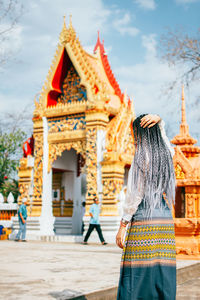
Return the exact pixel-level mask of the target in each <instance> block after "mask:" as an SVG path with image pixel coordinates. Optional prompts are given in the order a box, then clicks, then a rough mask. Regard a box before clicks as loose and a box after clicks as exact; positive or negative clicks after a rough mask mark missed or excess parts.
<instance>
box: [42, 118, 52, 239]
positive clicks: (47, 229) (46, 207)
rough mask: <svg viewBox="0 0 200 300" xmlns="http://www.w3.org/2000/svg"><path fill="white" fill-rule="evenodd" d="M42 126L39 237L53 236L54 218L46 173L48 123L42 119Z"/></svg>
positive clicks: (49, 184) (49, 185) (48, 175)
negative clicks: (41, 191) (41, 184)
mask: <svg viewBox="0 0 200 300" xmlns="http://www.w3.org/2000/svg"><path fill="white" fill-rule="evenodd" d="M43 126H44V133H43V138H44V144H43V145H44V146H43V147H44V149H43V193H42V213H41V217H40V235H54V231H53V229H54V222H55V217H54V216H53V211H52V170H51V171H50V172H48V159H49V145H48V140H47V138H48V122H47V118H45V117H43Z"/></svg>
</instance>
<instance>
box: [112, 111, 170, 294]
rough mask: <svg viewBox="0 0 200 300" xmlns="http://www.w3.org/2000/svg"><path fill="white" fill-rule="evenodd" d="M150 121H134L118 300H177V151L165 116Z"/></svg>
mask: <svg viewBox="0 0 200 300" xmlns="http://www.w3.org/2000/svg"><path fill="white" fill-rule="evenodd" d="M149 124H150V121H149V115H141V116H139V117H138V118H137V119H136V120H135V121H134V122H133V128H132V129H133V135H134V144H135V155H134V159H133V162H132V164H131V168H130V170H129V175H128V184H127V192H126V198H125V203H124V208H123V217H122V219H121V223H120V227H119V231H118V233H117V236H116V243H117V245H118V246H119V247H120V248H123V253H122V259H121V268H120V279H119V286H118V294H117V300H138V299H142V300H150V299H152V300H175V299H176V249H175V233H174V222H173V218H172V207H173V203H174V199H175V173H174V166H173V161H172V154H173V153H172V151H171V150H172V148H171V146H170V143H169V140H168V139H167V137H166V134H165V131H164V126H163V121H161V122H160V123H159V124H155V126H150V127H151V128H149V127H148V125H149ZM127 225H128V228H127V230H126V227H127ZM124 237H125V240H124Z"/></svg>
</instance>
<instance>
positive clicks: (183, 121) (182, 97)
mask: <svg viewBox="0 0 200 300" xmlns="http://www.w3.org/2000/svg"><path fill="white" fill-rule="evenodd" d="M181 99H182V106H181V123H182V124H186V112H185V95H184V85H182V95H181Z"/></svg>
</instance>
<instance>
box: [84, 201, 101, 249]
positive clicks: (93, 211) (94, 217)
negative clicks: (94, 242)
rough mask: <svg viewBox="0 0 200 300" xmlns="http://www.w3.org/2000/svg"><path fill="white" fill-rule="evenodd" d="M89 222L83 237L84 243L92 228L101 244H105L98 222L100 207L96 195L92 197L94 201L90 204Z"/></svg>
mask: <svg viewBox="0 0 200 300" xmlns="http://www.w3.org/2000/svg"><path fill="white" fill-rule="evenodd" d="M89 213H90V216H91V218H90V224H89V228H88V231H87V233H86V236H85V238H84V242H83V243H84V244H87V241H88V239H89V237H90V234H91V233H92V231H93V230H94V229H96V231H97V233H98V236H99V239H100V241H101V243H102V245H107V243H106V242H105V240H104V237H103V234H102V230H101V226H100V223H99V214H100V208H99V199H98V198H97V197H95V198H94V203H93V204H92V205H91V206H90V211H89Z"/></svg>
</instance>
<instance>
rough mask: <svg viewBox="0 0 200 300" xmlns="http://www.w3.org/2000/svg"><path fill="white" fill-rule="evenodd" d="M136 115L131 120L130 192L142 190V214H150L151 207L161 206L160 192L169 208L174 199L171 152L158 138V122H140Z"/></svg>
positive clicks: (159, 135) (159, 137)
mask: <svg viewBox="0 0 200 300" xmlns="http://www.w3.org/2000/svg"><path fill="white" fill-rule="evenodd" d="M145 115H146V114H144V115H140V116H139V117H138V118H137V119H135V121H134V122H133V134H134V144H135V155H134V162H133V168H132V172H133V174H132V184H131V186H132V195H133V196H134V195H136V194H137V193H138V191H139V190H142V192H143V201H144V205H145V208H146V209H145V216H146V217H147V218H151V216H152V212H153V209H154V208H160V209H161V207H162V205H161V204H162V197H163V194H165V195H166V199H167V204H168V206H169V207H170V208H172V204H173V203H174V201H175V173H174V166H173V161H172V156H171V153H170V150H169V148H168V146H167V145H166V143H165V141H164V140H163V138H162V135H161V131H160V128H159V125H158V124H156V125H154V126H153V127H151V128H147V127H146V128H143V127H141V126H140V122H141V119H142V118H143V117H144V116H145Z"/></svg>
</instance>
